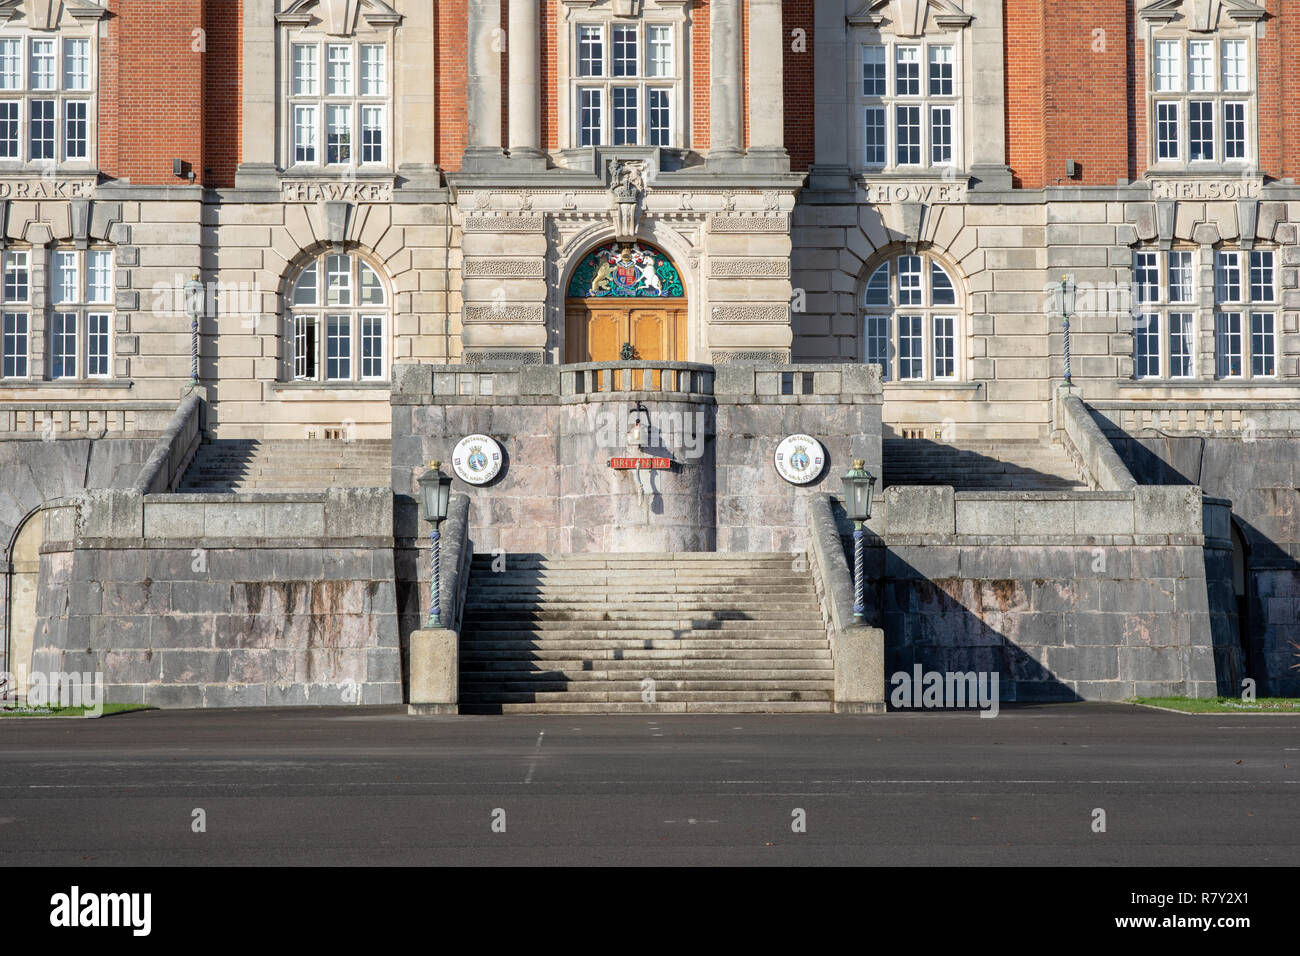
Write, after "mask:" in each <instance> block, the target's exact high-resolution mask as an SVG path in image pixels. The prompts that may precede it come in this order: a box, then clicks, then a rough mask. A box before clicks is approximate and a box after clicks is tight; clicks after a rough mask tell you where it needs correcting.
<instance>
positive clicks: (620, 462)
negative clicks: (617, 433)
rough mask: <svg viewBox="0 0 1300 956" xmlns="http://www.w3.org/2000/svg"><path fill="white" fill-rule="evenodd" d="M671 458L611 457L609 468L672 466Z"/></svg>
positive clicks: (661, 467) (662, 467) (663, 467)
mask: <svg viewBox="0 0 1300 956" xmlns="http://www.w3.org/2000/svg"><path fill="white" fill-rule="evenodd" d="M672 466H673V460H672V459H671V458H611V459H610V460H609V467H611V468H620V469H626V468H659V469H665V468H672Z"/></svg>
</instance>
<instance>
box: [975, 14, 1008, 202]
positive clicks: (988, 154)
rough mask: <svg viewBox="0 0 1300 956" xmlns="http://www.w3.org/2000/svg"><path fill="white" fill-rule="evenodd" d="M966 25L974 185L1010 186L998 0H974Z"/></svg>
mask: <svg viewBox="0 0 1300 956" xmlns="http://www.w3.org/2000/svg"><path fill="white" fill-rule="evenodd" d="M970 9H971V12H972V14H973V19H972V21H971V26H970V40H971V42H970V57H969V61H970V66H969V68H968V69H969V76H970V77H971V90H972V94H973V95H972V96H971V124H970V130H971V154H970V155H971V168H970V172H971V175H972V176H973V177H975V179H977V180H978V182H977V183H976V186H977V187H979V186H983V187H984V188H986V189H1010V188H1011V170H1010V168H1009V167H1008V166H1007V138H1006V83H1005V80H1006V76H1005V73H1006V71H1005V70H1004V69H1003V65H1002V36H1003V34H1002V0H974V2H973V3H972V5H971V8H970Z"/></svg>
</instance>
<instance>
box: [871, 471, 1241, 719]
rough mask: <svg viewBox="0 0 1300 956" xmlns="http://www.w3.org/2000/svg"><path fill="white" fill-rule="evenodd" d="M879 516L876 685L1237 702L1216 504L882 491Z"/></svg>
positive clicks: (1223, 518)
mask: <svg viewBox="0 0 1300 956" xmlns="http://www.w3.org/2000/svg"><path fill="white" fill-rule="evenodd" d="M883 505H884V508H883V513H882V514H881V515H880V516H878V519H877V520H876V521H873V526H874V527H875V528H876V530H877V531H878V533H879V534H880V535H881V537H878V538H877V544H878V546H881V545H883V556H882V557H883V565H884V566H883V571H882V573H881V576H880V582H881V583H880V605H879V607H878V608H876V609H875V610H876V613H877V614H878V615H879V620H880V622H881V623H882V624H883V627H884V629H885V634H886V648H887V655H886V674H891V673H893V672H895V671H898V670H906V671H909V672H910V671H911V669H912V667H913V665H915V664H920V665H922V667H923V669H925V670H937V671H970V670H976V671H991V672H996V673H998V674H999V675H1000V677H999V679H1000V681H1001V685H1002V693H1003V697H1004V699H1009V700H1059V699H1076V698H1083V699H1089V700H1121V699H1125V698H1129V697H1133V696H1141V695H1160V694H1187V695H1191V696H1208V695H1213V694H1215V693H1233V692H1234V688H1236V687H1237V683H1238V680H1239V676H1240V672H1241V664H1240V657H1239V650H1238V645H1237V631H1236V626H1237V623H1236V611H1235V607H1234V606H1233V602H1232V593H1231V586H1232V583H1231V582H1232V577H1231V573H1232V569H1231V544H1230V542H1229V541H1228V534H1229V532H1228V505H1227V502H1224V501H1220V500H1215V499H1206V498H1202V496H1201V492H1200V489H1198V488H1189V487H1172V488H1169V487H1139V488H1136V489H1134V490H1133V491H1131V492H1128V493H1118V492H1015V493H990V492H979V493H956V494H954V492H953V490H952V489H951V488H913V487H892V488H889V489H887V490H886V491H885V496H884V502H883Z"/></svg>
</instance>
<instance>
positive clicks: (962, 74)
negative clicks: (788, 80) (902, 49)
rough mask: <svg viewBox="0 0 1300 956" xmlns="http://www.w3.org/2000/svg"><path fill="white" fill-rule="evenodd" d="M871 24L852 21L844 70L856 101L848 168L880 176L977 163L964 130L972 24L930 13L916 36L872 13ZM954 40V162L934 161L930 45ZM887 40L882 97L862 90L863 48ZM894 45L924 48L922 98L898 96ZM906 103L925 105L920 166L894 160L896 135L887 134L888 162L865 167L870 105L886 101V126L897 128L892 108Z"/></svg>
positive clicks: (970, 85) (960, 167) (968, 105)
mask: <svg viewBox="0 0 1300 956" xmlns="http://www.w3.org/2000/svg"><path fill="white" fill-rule="evenodd" d="M871 21H872V22H870V23H868V24H865V25H864V24H862V23H857V22H851V23H850V26H849V41H850V42H849V49H850V58H849V60H850V65H849V69H848V70H847V71H846V72H847V73H848V78H847V79H848V96H849V103H851V104H852V108H853V112H852V117H851V123H852V126H851V129H852V130H853V133H852V135H850V136H849V143H848V148H849V164H850V167H851V168H852V169H854V170H857V171H858V172H868V173H870V174H871V175H873V176H878V175H886V176H888V175H891V174H894V175H899V176H912V177H914V176H916V175H917V174H918V173H926V172H929V171H932V170H938V171H940V172H944V173H946V172H949V171H950V170H952V171H962V170H967V169H970V168H971V166H972V165H973V164H974V159H973V154H972V146H971V142H970V137H968V136H966V135H965V131H966V130H967V129H970V128H971V126H970V124H971V121H972V115H971V114H972V109H973V107H972V103H971V97H970V95H969V91H971V90H973V89H974V77H973V75H972V56H971V43H972V39H971V31H970V29H969V23H959V24H957V25H942V24H939V23H937V22H936V18H934V17H927V18H926V27H925V29H924V30H923V31H922V32H921V33H919V34H917V35H916V36H908V35H906V34H905V33H903V32H901V31H898V30H895V29H892V28H891V27H890V25H889V24H888V23H887V22H886V21H885V20H884V19H883V18H879V17H873V18H871ZM945 43H946V44H950V45H951V46H952V47H953V51H954V52H953V56H954V58H955V60H956V64H955V67H954V70H953V85H954V90H953V93H954V95H953V97H952V100H951V102H953V104H954V106H955V109H954V116H953V131H952V139H953V164H952V165H951V166H947V165H941V166H932V165H931V164H930V156H929V141H930V137H929V111H928V110H927V109H925V108H924V107H926V106H928V105H929V103H930V102H931V100H930V96H929V92H928V89H927V87H926V84H927V83H928V82H929V72H928V71H929V63H928V61H927V59H926V58H927V56H928V54H927V53H926V48H927V47H928V46H929V45H930V44H945ZM879 45H884V46H885V48H886V59H885V79H886V96H884V97H880V98H877V97H865V96H863V94H862V61H863V53H862V50H863V47H866V46H879ZM895 45H903V46H909V45H915V46H920V47H921V48H922V58H921V64H920V67H921V85H922V93H921V95H920V96H918V97H914V98H913V97H895V96H894V92H893V90H894V87H893V79H894V60H893V57H894V52H893V51H894V46H895ZM896 100H897V101H898V102H900V103H902V102H903V101H904V100H906V102H908V103H916V104H917V105H920V106H922V107H923V110H922V112H923V116H922V129H923V131H924V135H923V136H922V142H923V143H924V145H925V149H924V150H923V154H922V157H921V159H922V162H921V165H920V166H910V165H909V166H903V167H899V166H897V165H896V163H895V160H896V158H897V156H896V154H895V153H894V152H893V148H892V147H893V143H894V134H893V133H892V132H891V133H890V134H889V142H890V144H891V148H890V149H889V150H887V151H886V155H885V160H886V164H885V166H884V167H883V168H882V167H880V166H866V165H865V164H864V159H865V153H866V128H865V124H864V108H865V107H866V106H868V105H872V104H880V105H884V106H885V107H886V108H887V110H888V111H889V112H887V113H886V117H885V126H886V129H887V130H892V128H893V115H892V108H893V106H894V103H895V101H896Z"/></svg>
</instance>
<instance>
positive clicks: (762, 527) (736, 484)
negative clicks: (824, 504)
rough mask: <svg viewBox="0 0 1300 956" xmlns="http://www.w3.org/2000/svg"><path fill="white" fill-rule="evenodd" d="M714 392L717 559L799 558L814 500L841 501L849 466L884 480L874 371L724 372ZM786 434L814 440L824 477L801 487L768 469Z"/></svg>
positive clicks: (867, 368)
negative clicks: (758, 554)
mask: <svg viewBox="0 0 1300 956" xmlns="http://www.w3.org/2000/svg"><path fill="white" fill-rule="evenodd" d="M805 376H811V379H812V382H811V388H810V389H809V391H808V392H807V393H805V392H804V383H805ZM783 387H788V388H789V393H788V394H783ZM716 393H717V402H718V406H717V416H718V429H717V436H718V437H717V452H716V461H717V475H718V479H717V486H718V492H717V529H718V531H717V534H718V550H719V551H792V550H806V549H807V547H808V535H807V529H808V526H809V514H808V510H807V509H808V503H809V501H810V499H811V496H812V495H815V494H819V493H823V492H829V493H831V494H833V495H837V496H838V495H840V494H841V491H842V486H841V483H840V476H841V475H843V474H844V473H845V472H847V471H848V470H849V469H850V468H852V467H853V460H854V459H856V458H861V459H863V460H864V461H865V462H866V467H867V470H868V471H869V472H871V473H872V474H873V475H876V476H880V475H881V474H882V467H881V445H880V435H881V425H880V408H881V392H880V378H879V369H878V367H877V366H865V365H850V366H829V367H828V366H809V365H789V366H773V367H762V368H756V367H754V366H736V367H730V368H728V367H726V366H723V367H720V368H719V369H718V379H717V386H716ZM793 434H804V435H812V436H813V437H815V438H817V439H818V440H819V441H820V442H821V444H822V447H823V448H824V449H825V451H826V466H825V468H824V470H823V471H822V473H821V475H820V476H819V477H818V478H817V479H816V480H815V481H813V482H811V483H809V484H807V485H792V484H790V483H789V482H788V481H786V480H785V479H784V478H782V477H781V476H780V475H779V474H778V473H777V471H776V469H775V467H773V463H772V459H773V455H774V453H775V451H776V445H777V443H778V442H780V441H781V440H782V439H783V438H785V436H787V435H793Z"/></svg>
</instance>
